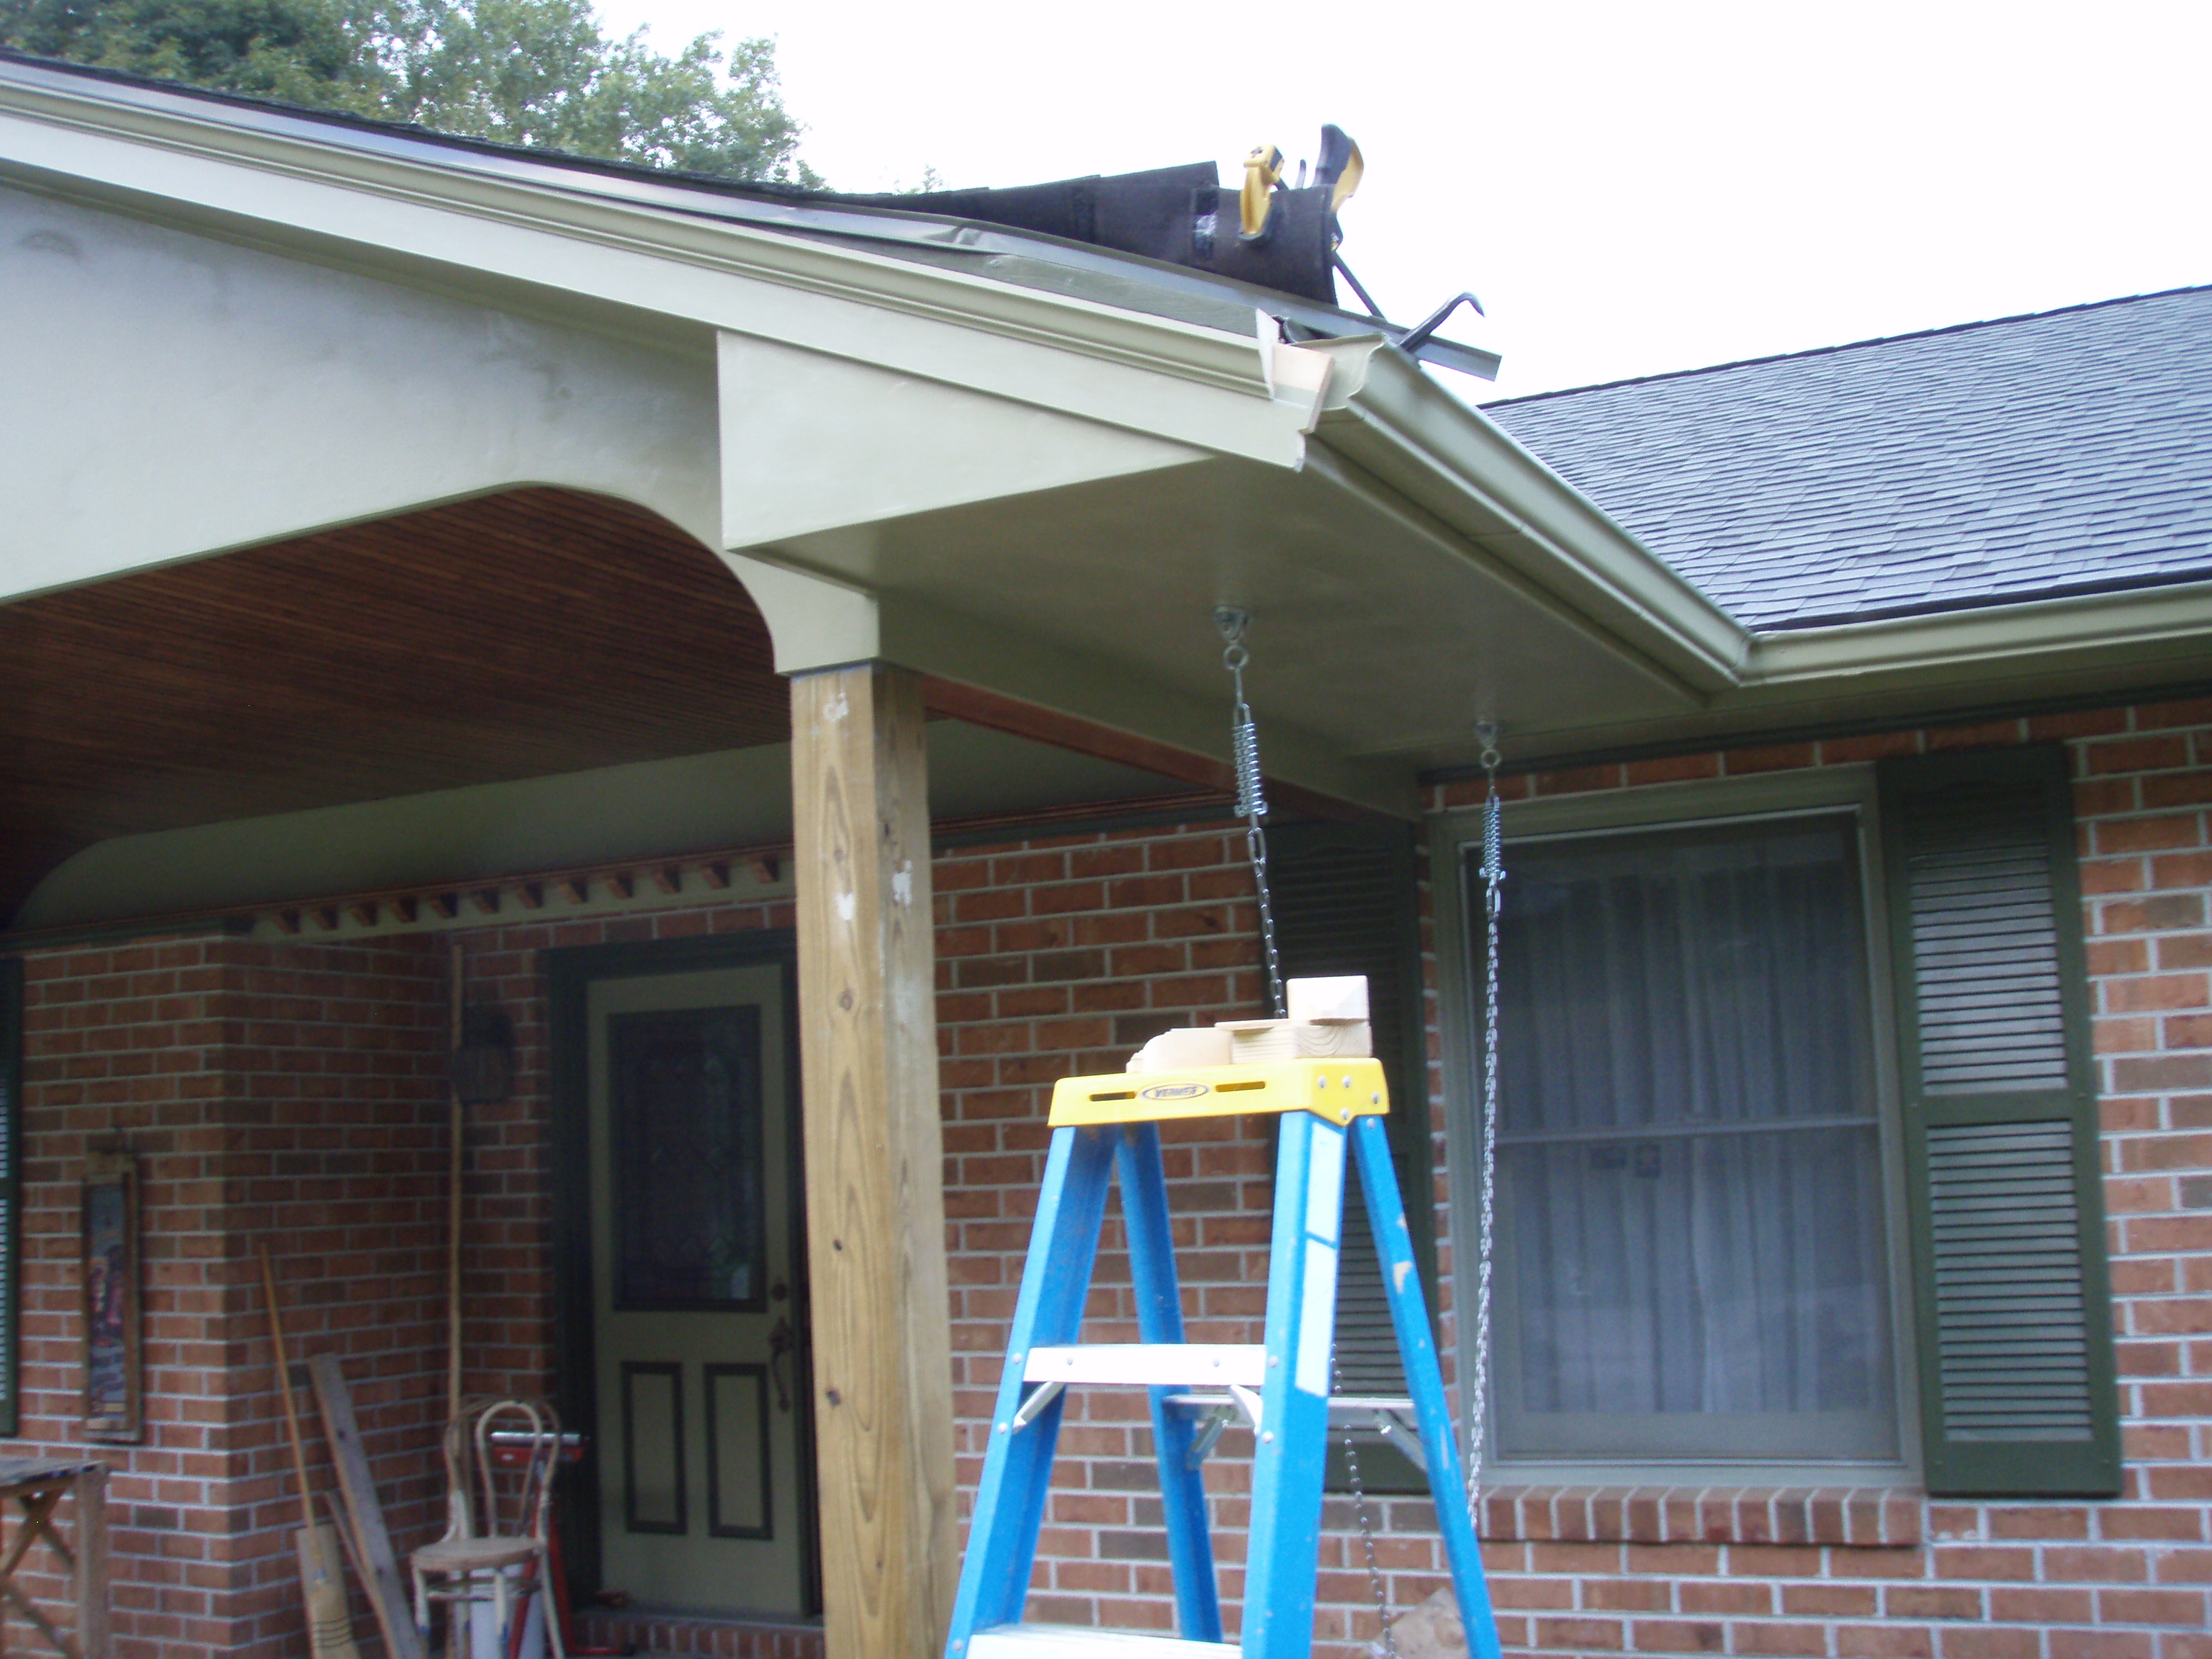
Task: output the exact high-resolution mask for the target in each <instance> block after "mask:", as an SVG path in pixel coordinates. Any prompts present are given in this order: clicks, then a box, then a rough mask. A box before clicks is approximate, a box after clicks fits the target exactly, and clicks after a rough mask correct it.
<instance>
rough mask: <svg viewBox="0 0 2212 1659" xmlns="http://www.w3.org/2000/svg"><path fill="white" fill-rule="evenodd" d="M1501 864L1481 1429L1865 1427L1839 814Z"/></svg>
mask: <svg viewBox="0 0 2212 1659" xmlns="http://www.w3.org/2000/svg"><path fill="white" fill-rule="evenodd" d="M1509 862H1510V865H1511V866H1512V874H1511V877H1510V879H1509V880H1508V882H1507V884H1506V907H1505V916H1504V940H1503V945H1504V950H1503V962H1504V969H1503V975H1504V976H1503V985H1502V992H1503V997H1502V1006H1501V1016H1502V1018H1501V1031H1500V1066H1499V1084H1500V1089H1499V1101H1500V1106H1499V1141H1500V1147H1499V1168H1498V1184H1499V1193H1500V1199H1501V1211H1500V1233H1501V1236H1500V1239H1499V1260H1500V1263H1501V1267H1502V1269H1503V1273H1504V1278H1503V1282H1502V1284H1501V1291H1502V1294H1501V1297H1500V1299H1499V1329H1498V1348H1499V1358H1500V1364H1499V1368H1498V1389H1497V1399H1496V1401H1495V1406H1496V1409H1497V1411H1498V1427H1499V1440H1500V1446H1501V1449H1502V1450H1504V1452H1505V1453H1507V1454H1508V1455H1514V1454H1519V1455H1565V1456H1607V1455H1610V1456H1616V1457H1625V1456H1638V1455H1650V1456H1686V1457H1703V1458H1745V1457H1800V1458H1803V1457H1812V1458H1822V1457H1844V1458H1874V1457H1885V1456H1888V1455H1893V1453H1894V1451H1895V1448H1896V1431H1895V1421H1894V1419H1895V1411H1894V1406H1893V1397H1892V1396H1893V1376H1892V1358H1891V1346H1890V1333H1889V1318H1888V1274H1887V1254H1888V1252H1887V1242H1886V1237H1885V1230H1884V1224H1883V1217H1882V1203H1881V1157H1880V1142H1879V1136H1878V1131H1877V1127H1876V1121H1875V1087H1874V1082H1873V1067H1872V1060H1871V1040H1870V1032H1869V1020H1868V996H1869V990H1868V979H1867V963H1866V951H1865V923H1864V918H1863V908H1862V905H1863V901H1862V896H1861V890H1860V886H1859V882H1858V878H1857V831H1856V826H1855V824H1854V823H1853V822H1852V821H1851V820H1850V819H1849V818H1847V817H1823V818H1817V819H1807V818H1793V819H1784V820H1778V821H1771V822H1765V823H1740V824H1736V825H1732V826H1722V827H1717V828H1704V829H1696V830H1686V831H1662V832H1650V831H1644V832H1638V833H1634V834H1620V835H1607V836H1586V837H1569V838H1560V839H1557V840H1552V841H1545V842H1524V843H1521V844H1519V845H1517V846H1516V848H1514V849H1513V854H1512V856H1511V857H1510V860H1509Z"/></svg>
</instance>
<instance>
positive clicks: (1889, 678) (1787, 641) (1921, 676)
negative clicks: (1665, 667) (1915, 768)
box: [1744, 581, 2212, 693]
mask: <svg viewBox="0 0 2212 1659" xmlns="http://www.w3.org/2000/svg"><path fill="white" fill-rule="evenodd" d="M2191 653H2201V654H2202V655H2203V656H2204V657H2205V658H2206V659H2212V581H2192V582H2175V583H2172V584H2170V585H2166V586H2157V587H2139V588H2131V589H2128V590H2125V591H2123V592H2112V593H2092V594H2081V595H2073V596H2069V597H2066V598H2062V599H2028V600H2023V601H2021V602H2019V603H2016V604H2010V605H1978V606H1975V607H1973V608H1972V609H1970V610H1961V611H1936V612H1932V613H1930V614H1929V615H1925V616H1918V617H1889V618H1885V619H1883V620H1881V621H1879V622H1865V623H1838V624H1836V625H1834V626H1832V627H1827V628H1807V629H1790V630H1789V631H1787V632H1779V633H1770V634H1763V635H1759V637H1758V639H1757V641H1755V642H1754V644H1753V647H1752V653H1751V659H1750V661H1749V662H1748V663H1747V665H1746V667H1745V673H1744V690H1745V691H1746V692H1747V693H1752V692H1757V691H1793V690H1796V691H1802V690H1820V689H1824V688H1833V689H1836V690H1843V689H1845V688H1848V687H1850V686H1853V685H1871V684H1882V685H1885V686H1886V685H1889V684H1899V683H1912V682H1923V683H1926V684H1929V685H1930V686H1936V685H1955V684H1961V683H1968V684H1970V683H1972V682H1973V681H1975V680H1981V679H1996V678H2002V677H2006V676H2016V675H2018V674H2020V673H2021V672H2023V671H2031V670H2036V669H2041V668H2048V669H2050V670H2051V671H2067V670H2069V669H2071V668H2074V667H2076V666H2086V665H2093V664H2096V663H2098V662H2100V661H2116V662H2137V663H2141V664H2142V665H2145V666H2148V665H2150V664H2151V663H2153V662H2158V663H2161V664H2169V663H2171V662H2172V661H2173V660H2175V659H2177V658H2181V657H2186V656H2188V655H2190V654H2191Z"/></svg>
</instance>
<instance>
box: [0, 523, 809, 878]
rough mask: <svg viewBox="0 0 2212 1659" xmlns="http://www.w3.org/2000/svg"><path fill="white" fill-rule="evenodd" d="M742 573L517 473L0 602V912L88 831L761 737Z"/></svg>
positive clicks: (765, 644) (201, 819)
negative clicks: (255, 544) (467, 495)
mask: <svg viewBox="0 0 2212 1659" xmlns="http://www.w3.org/2000/svg"><path fill="white" fill-rule="evenodd" d="M789 709H790V704H789V700H788V696H787V692H786V690H785V687H784V684H783V682H782V681H781V680H780V679H779V678H777V677H776V675H775V670H774V665H773V656H772V653H771V649H770V646H769V635H768V628H767V625H766V624H765V623H763V621H762V620H761V617H760V613H759V612H758V611H757V610H756V609H754V607H753V605H752V603H751V601H750V599H748V598H747V597H746V594H745V591H744V587H743V586H741V585H740V584H739V583H738V580H737V579H736V578H735V577H733V576H732V575H731V574H729V572H728V571H727V570H726V569H725V568H723V566H722V565H721V564H720V562H718V561H717V560H716V559H715V558H714V556H713V555H712V554H710V553H708V551H707V550H704V549H703V548H702V547H700V546H699V545H698V544H696V542H694V541H693V540H691V539H690V538H689V537H688V536H686V535H684V532H681V531H679V530H678V529H676V528H675V527H674V526H671V525H670V524H668V523H666V522H665V520H661V519H659V518H657V517H655V516H654V515H653V514H652V513H646V512H643V511H641V510H640V509H638V508H635V507H629V506H626V505H624V504H623V503H621V502H617V501H608V500H605V499H602V498H599V497H597V496H592V495H580V494H577V493H575V492H573V491H567V490H557V489H524V490H517V491H513V492H512V493H509V494H506V495H495V496H488V497H484V498H482V499H479V500H475V501H463V502H458V503H455V504H453V505H450V506H446V507H433V508H429V509H427V510H424V511H422V512H416V513H405V514H403V515H400V516H398V517H396V518H391V519H386V520H378V521H376V522H374V523H370V524H363V525H356V526H351V527H349V528H347V529H343V530H334V531H330V532H325V533H323V534H320V535H314V536H307V537H302V538H299V539H297V540H294V541H288V542H282V543H277V544H272V545H270V546H265V547H259V548H254V549H251V550H246V551H244V552H238V553H230V554H226V555H223V556H220V557H216V558H209V559H203V560H199V561H197V562H192V563H189V564H182V565H177V566H173V567H171V568H167V569H163V570H155V571H149V572H144V573H141V574H135V575H131V576H127V577H122V578H118V579H117V580H112V581H107V582H102V583H99V584H96V585H94V586H88V587H82V588H76V589H73V590H71V591H70V592H62V593H55V594H50V595H47V596H45V597H43V598H40V599H27V600H24V601H22V602H21V603H19V604H15V605H6V606H0V918H4V917H6V916H9V915H13V914H14V912H15V908H16V906H17V905H18V904H20V903H21V901H22V899H23V898H24V896H26V895H27V893H28V892H29V891H30V890H31V889H32V888H33V886H35V885H36V884H37V883H38V881H39V880H40V878H41V877H42V876H44V875H45V873H46V872H47V871H48V870H50V869H52V867H53V866H55V865H57V864H58V863H59V862H60V861H61V860H63V859H64V858H66V857H68V856H69V855H70V854H72V853H74V852H76V850H78V849H79V848H82V847H85V846H88V845H89V844H90V843H92V842H95V841H99V840H102V839H104V838H106V837H107V836H116V835H124V834H129V833H132V832H135V831H139V830H148V829H173V828H178V827H181V826H183V825H186V824H193V823H212V822H216V821H218V820H221V819H224V818H232V817H251V816H254V815H258V814H262V813H268V812H278V811H291V810H295V809H298V808H303V807H310V806H325V805H334V804H337V803H339V802H343V801H355V800H372V799H379V798H381V797H384V796H387V795H398V794H411V793H417V792H420V791H423V790H430V789H442V788H448V787H455V786H459V785H463V784H471V783H489V782H497V781H505V780H507V779H513V778H524V777H533V776H537V775H541V774H545V773H556V772H571V771H577V770H580V769H585V768H587V767H595V766H609V765H614V764H617V763H622V762H626V761H639V760H653V759H659V758H664V757H671V756H677V755H689V754H696V753H700V752H702V751H704V750H714V749H731V748H741V747H746V746H749V745H751V744H762V743H777V742H781V741H784V740H785V739H787V737H788V736H789V732H790V714H789Z"/></svg>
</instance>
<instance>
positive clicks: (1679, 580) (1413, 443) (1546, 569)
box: [1313, 338, 1754, 695]
mask: <svg viewBox="0 0 2212 1659" xmlns="http://www.w3.org/2000/svg"><path fill="white" fill-rule="evenodd" d="M1382 343H1383V342H1382V341H1381V340H1380V339H1379V338H1376V339H1374V340H1372V341H1370V342H1368V343H1367V347H1368V349H1365V350H1364V351H1363V352H1357V353H1353V352H1347V353H1346V356H1347V357H1350V358H1352V360H1353V362H1356V365H1357V372H1356V374H1344V375H1343V376H1342V378H1341V379H1339V377H1338V376H1337V375H1334V374H1333V375H1332V377H1331V385H1330V388H1329V395H1328V399H1327V402H1328V410H1327V412H1325V413H1324V415H1323V416H1322V422H1321V424H1320V426H1319V428H1318V429H1317V430H1316V434H1315V437H1314V439H1313V441H1316V442H1320V443H1323V444H1327V445H1328V446H1329V447H1331V448H1332V449H1334V450H1335V451H1337V452H1338V453H1340V454H1342V455H1344V456H1345V458H1346V459H1348V460H1350V461H1351V462H1352V463H1353V464H1354V465H1358V466H1359V467H1361V468H1362V469H1364V471H1367V472H1368V473H1370V475H1372V476H1373V477H1376V478H1378V479H1380V480H1381V481H1383V483H1387V484H1388V485H1389V486H1390V487H1391V488H1393V489H1397V490H1399V491H1400V492H1401V493H1402V494H1404V495H1407V497H1408V498H1409V499H1412V500H1413V501H1415V502H1417V503H1418V504H1419V506H1421V507H1423V508H1425V510H1427V511H1429V512H1431V513H1435V514H1436V515H1437V517H1438V518H1440V519H1441V520H1443V521H1444V522H1445V523H1447V524H1449V525H1451V526H1453V527H1454V528H1455V530H1456V531H1457V532H1459V533H1460V534H1461V535H1462V536H1464V537H1465V538H1467V539H1468V542H1469V543H1470V544H1473V545H1474V546H1475V547H1478V548H1480V550H1482V551H1483V552H1484V553H1486V554H1487V555H1488V556H1491V557H1493V558H1496V559H1498V560H1499V561H1500V562H1503V563H1504V564H1506V565H1508V566H1510V567H1511V568H1514V569H1515V570H1516V572H1517V574H1521V575H1522V576H1523V577H1525V578H1527V579H1528V580H1530V581H1532V582H1533V583H1534V584H1535V585H1536V586H1538V587H1540V588H1541V589H1543V590H1545V591H1547V592H1550V593H1551V594H1553V596H1554V597H1555V598H1557V599H1559V600H1560V601H1561V602H1562V603H1564V604H1565V605H1568V606H1569V607H1571V609H1573V610H1575V611H1579V612H1581V613H1582V614H1583V615H1585V616H1587V617H1590V618H1591V619H1592V621H1593V622H1594V623H1595V625H1596V626H1597V627H1598V628H1599V629H1601V631H1602V632H1605V633H1607V634H1609V635H1613V636H1614V637H1615V638H1617V639H1618V640H1619V641H1620V643H1621V645H1622V646H1623V647H1624V648H1625V649H1626V650H1627V651H1629V652H1630V653H1632V654H1634V655H1637V656H1639V657H1643V658H1645V659H1649V660H1651V661H1653V662H1656V663H1657V664H1659V665H1662V666H1663V667H1664V668H1665V669H1666V670H1667V671H1668V672H1669V673H1670V674H1672V675H1673V676H1674V677H1675V678H1678V679H1679V680H1680V682H1681V683H1682V684H1685V685H1686V686H1687V687H1688V688H1690V689H1691V690H1694V691H1696V692H1698V693H1699V694H1702V695H1714V694H1718V693H1723V692H1726V691H1729V690H1733V689H1734V688H1735V686H1736V685H1738V684H1741V678H1742V675H1743V672H1744V669H1745V666H1746V665H1747V663H1748V662H1749V660H1750V658H1751V654H1752V651H1753V643H1754V641H1753V635H1752V634H1751V632H1750V630H1749V629H1746V628H1745V627H1744V626H1743V625H1742V624H1741V623H1739V622H1738V621H1736V619H1735V617H1731V616H1729V614H1728V613H1727V612H1726V611H1723V610H1722V609H1721V608H1720V607H1719V606H1718V605H1715V604H1714V603H1713V602H1712V601H1711V599H1707V598H1706V597H1705V594H1704V593H1703V592H1700V591H1699V589H1698V588H1696V587H1695V586H1692V584H1691V583H1690V582H1689V581H1688V580H1686V579H1685V578H1684V577H1683V576H1681V575H1680V574H1679V573H1678V572H1676V571H1675V570H1674V568H1673V567H1672V566H1670V565H1668V563H1667V562H1665V561H1664V560H1662V558H1660V557H1659V556H1658V555H1657V554H1656V553H1654V552H1653V551H1652V550H1650V548H1648V547H1646V546H1645V545H1644V544H1643V543H1642V542H1641V541H1639V540H1638V539H1637V538H1636V537H1635V536H1634V535H1633V534H1632V533H1631V532H1629V531H1628V530H1627V529H1626V528H1625V527H1624V526H1621V525H1620V523H1619V522H1618V521H1617V520H1614V519H1613V518H1612V517H1611V516H1610V515H1609V514H1608V513H1606V511H1605V510H1604V508H1602V507H1600V506H1599V505H1598V504H1597V503H1596V502H1595V501H1592V500H1590V499H1589V497H1588V496H1586V495H1583V494H1582V492H1581V491H1579V490H1577V489H1576V488H1575V487H1574V486H1573V485H1572V484H1571V483H1568V482H1567V481H1566V480H1565V478H1563V477H1560V476H1559V474H1558V473H1556V472H1554V471H1553V470H1552V469H1551V468H1550V467H1548V466H1547V465H1545V464H1544V463H1543V462H1542V461H1541V459H1538V458H1537V457H1536V456H1535V455H1534V454H1532V453H1530V452H1529V451H1528V450H1527V449H1525V448H1523V447H1522V446H1521V445H1520V444H1519V443H1517V442H1516V441H1515V440H1514V439H1513V437H1512V435H1510V433H1508V432H1506V431H1505V430H1504V428H1501V427H1499V426H1498V424H1497V423H1496V422H1493V421H1492V420H1491V419H1490V418H1489V417H1488V416H1486V415H1484V414H1483V413H1482V411H1481V410H1480V409H1477V408H1475V407H1474V406H1473V405H1471V404H1467V403H1464V402H1462V400H1461V399H1460V398H1456V397H1455V396H1453V395H1452V393H1451V392H1449V391H1447V390H1446V389H1444V388H1443V387H1442V386H1437V384H1436V383H1435V382H1434V381H1432V380H1430V379H1429V378H1428V376H1426V375H1425V374H1423V373H1422V372H1421V370H1420V368H1419V365H1418V364H1417V363H1415V362H1414V361H1413V359H1411V358H1409V357H1407V356H1406V354H1405V353H1404V352H1402V351H1382V350H1378V349H1374V348H1375V347H1376V346H1379V345H1380V344H1382ZM1338 344H1339V345H1340V346H1343V347H1352V346H1356V345H1358V344H1360V343H1359V342H1351V341H1346V342H1340V343H1338Z"/></svg>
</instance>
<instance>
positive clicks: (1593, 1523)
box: [1482, 1486, 1927, 1548]
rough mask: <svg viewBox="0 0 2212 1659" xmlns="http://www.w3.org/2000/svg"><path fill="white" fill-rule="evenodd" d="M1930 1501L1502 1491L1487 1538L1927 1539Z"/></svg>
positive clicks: (1619, 1490) (1762, 1489)
mask: <svg viewBox="0 0 2212 1659" xmlns="http://www.w3.org/2000/svg"><path fill="white" fill-rule="evenodd" d="M1926 1509H1927V1501H1926V1498H1925V1497H1924V1495H1923V1493H1921V1492H1917V1491H1909V1490H1900V1489H1899V1488H1897V1487H1894V1486H1493V1487H1492V1488H1490V1489H1489V1490H1488V1491H1486V1492H1484V1493H1483V1495H1482V1521H1483V1526H1482V1535H1483V1536H1484V1537H1485V1538H1486V1539H1498V1540H1501V1541H1539V1542H1562V1543H1568V1542H1571V1543H1591V1544H1610V1543H1625V1544H1836V1545H1842V1546H1844V1547H1862V1548H1880V1547H1891V1548H1895V1547H1903V1546H1910V1545H1915V1544H1917V1543H1919V1542H1920V1541H1921V1525H1922V1517H1923V1514H1924V1513H1925V1511H1926Z"/></svg>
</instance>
